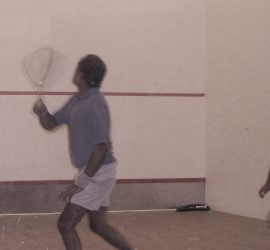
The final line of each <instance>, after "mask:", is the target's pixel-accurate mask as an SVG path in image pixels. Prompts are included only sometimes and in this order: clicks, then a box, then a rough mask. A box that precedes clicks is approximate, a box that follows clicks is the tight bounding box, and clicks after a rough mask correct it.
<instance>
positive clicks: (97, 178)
mask: <svg viewBox="0 0 270 250" xmlns="http://www.w3.org/2000/svg"><path fill="white" fill-rule="evenodd" d="M82 171H84V169H83V170H82ZM82 171H80V173H82ZM80 173H78V175H79V174H80ZM93 180H94V181H93V182H91V183H89V184H88V185H87V186H86V188H85V189H83V190H82V191H81V192H79V193H77V194H75V195H74V196H73V197H72V198H71V200H70V202H71V203H73V204H76V205H79V206H81V207H84V208H86V209H88V210H91V211H97V210H98V209H99V208H100V207H102V206H105V207H108V206H109V204H110V194H111V191H112V189H113V187H114V185H115V182H116V162H112V163H109V164H105V165H102V166H101V167H100V169H99V170H98V171H97V173H96V174H95V175H94V176H93Z"/></svg>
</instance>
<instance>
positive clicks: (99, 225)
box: [90, 221, 106, 235]
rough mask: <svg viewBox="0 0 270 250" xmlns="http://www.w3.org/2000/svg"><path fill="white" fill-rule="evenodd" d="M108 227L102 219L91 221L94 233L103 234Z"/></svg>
mask: <svg viewBox="0 0 270 250" xmlns="http://www.w3.org/2000/svg"><path fill="white" fill-rule="evenodd" d="M105 228H106V225H104V223H103V222H102V221H92V222H90V229H91V230H92V232H93V233H95V234H99V235H101V234H102V233H103V232H104V230H105Z"/></svg>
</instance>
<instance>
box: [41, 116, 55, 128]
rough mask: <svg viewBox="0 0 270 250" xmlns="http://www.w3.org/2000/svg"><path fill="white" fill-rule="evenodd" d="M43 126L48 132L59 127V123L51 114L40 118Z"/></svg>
mask: <svg viewBox="0 0 270 250" xmlns="http://www.w3.org/2000/svg"><path fill="white" fill-rule="evenodd" d="M39 122H40V124H41V126H42V127H43V128H44V129H46V130H52V129H54V128H55V127H56V126H57V121H56V120H55V118H54V116H53V115H51V114H50V113H49V112H47V113H45V114H43V115H40V116H39Z"/></svg>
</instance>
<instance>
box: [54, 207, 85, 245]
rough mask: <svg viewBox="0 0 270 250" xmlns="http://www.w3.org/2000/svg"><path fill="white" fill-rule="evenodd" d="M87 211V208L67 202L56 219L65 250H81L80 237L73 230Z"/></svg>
mask: <svg viewBox="0 0 270 250" xmlns="http://www.w3.org/2000/svg"><path fill="white" fill-rule="evenodd" d="M86 213H87V209H85V208H83V207H80V206H78V205H75V204H72V203H68V204H67V205H66V207H65V209H64V211H63V213H62V214H61V216H60V218H59V220H58V230H59V232H60V234H61V236H62V239H63V241H64V244H65V247H66V249H67V250H81V249H82V246H81V242H80V238H79V236H78V234H77V232H76V230H75V227H76V225H77V224H78V223H79V222H80V221H81V219H82V217H83V216H84V215H85V214H86Z"/></svg>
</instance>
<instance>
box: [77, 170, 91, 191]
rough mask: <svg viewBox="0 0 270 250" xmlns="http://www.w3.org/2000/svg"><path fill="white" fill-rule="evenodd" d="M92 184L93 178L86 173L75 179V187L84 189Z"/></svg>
mask: <svg viewBox="0 0 270 250" xmlns="http://www.w3.org/2000/svg"><path fill="white" fill-rule="evenodd" d="M92 182H94V180H93V178H91V177H89V176H88V175H86V174H85V173H81V174H80V175H79V176H78V177H76V178H75V185H76V186H79V187H81V188H83V189H84V188H86V186H87V185H88V184H90V183H92Z"/></svg>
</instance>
